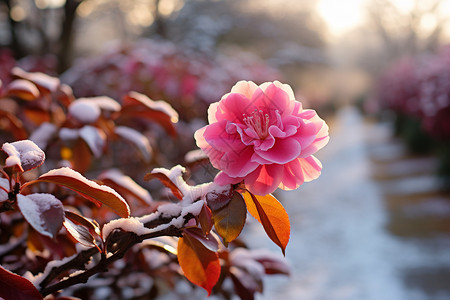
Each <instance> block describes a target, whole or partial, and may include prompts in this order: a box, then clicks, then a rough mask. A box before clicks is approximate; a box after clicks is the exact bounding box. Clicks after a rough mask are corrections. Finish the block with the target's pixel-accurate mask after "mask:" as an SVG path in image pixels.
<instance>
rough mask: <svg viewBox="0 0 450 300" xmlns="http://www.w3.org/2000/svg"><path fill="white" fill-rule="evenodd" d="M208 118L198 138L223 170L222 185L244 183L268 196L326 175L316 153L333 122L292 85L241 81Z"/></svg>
mask: <svg viewBox="0 0 450 300" xmlns="http://www.w3.org/2000/svg"><path fill="white" fill-rule="evenodd" d="M208 120H209V125H207V126H205V127H203V128H201V129H199V130H197V131H196V132H195V139H196V142H197V145H198V146H199V147H200V148H201V149H202V150H203V151H204V152H205V153H206V155H208V157H209V158H210V161H211V163H212V165H213V166H214V167H215V168H217V169H219V170H221V172H220V173H219V174H217V176H216V177H215V179H214V181H215V183H217V184H219V185H226V184H236V183H239V182H242V181H244V183H245V185H246V188H247V189H248V190H249V191H250V192H252V193H254V194H257V195H267V194H269V193H271V192H273V191H275V190H276V188H277V187H279V188H281V189H283V190H293V189H296V188H298V187H299V186H300V185H301V184H302V183H303V182H305V181H311V180H313V179H316V178H317V177H318V176H319V175H320V173H321V169H322V165H321V163H320V161H319V160H317V159H316V158H315V157H314V156H313V155H312V154H313V153H315V152H316V151H317V150H319V149H320V148H322V147H323V146H325V145H326V144H327V143H328V140H329V136H328V126H327V124H326V123H325V121H323V120H322V119H321V118H319V116H318V115H317V113H316V112H315V111H314V110H310V109H307V110H303V108H302V104H301V103H300V102H298V101H296V100H295V98H294V93H293V91H292V89H291V87H290V86H289V85H287V84H282V83H280V82H278V81H274V82H266V83H264V84H262V85H260V86H257V85H256V84H255V83H253V82H251V81H239V82H238V83H237V84H236V85H235V86H234V87H233V88H232V89H231V93H229V94H226V95H224V96H223V97H222V99H221V100H220V101H219V102H216V103H213V104H211V105H210V107H209V109H208Z"/></svg>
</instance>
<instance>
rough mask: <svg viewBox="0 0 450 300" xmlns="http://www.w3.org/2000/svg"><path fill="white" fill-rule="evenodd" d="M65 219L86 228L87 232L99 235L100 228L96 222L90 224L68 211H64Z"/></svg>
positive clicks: (85, 219)
mask: <svg viewBox="0 0 450 300" xmlns="http://www.w3.org/2000/svg"><path fill="white" fill-rule="evenodd" d="M65 217H66V219H69V220H70V221H72V222H73V223H74V224H76V225H83V226H84V227H86V228H88V229H89V232H92V233H95V234H98V235H100V227H99V225H98V224H97V222H95V221H94V222H95V223H94V222H91V221H90V220H88V219H87V218H85V217H83V216H81V215H79V214H77V213H74V212H72V211H68V210H66V211H65Z"/></svg>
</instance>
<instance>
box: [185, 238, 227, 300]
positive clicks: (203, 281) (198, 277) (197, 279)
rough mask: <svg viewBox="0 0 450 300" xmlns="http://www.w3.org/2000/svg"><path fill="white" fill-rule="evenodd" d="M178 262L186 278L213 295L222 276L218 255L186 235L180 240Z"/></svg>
mask: <svg viewBox="0 0 450 300" xmlns="http://www.w3.org/2000/svg"><path fill="white" fill-rule="evenodd" d="M178 262H179V263H180V267H181V269H182V270H183V272H184V275H185V276H186V278H187V279H188V280H189V281H191V282H192V283H193V284H196V285H198V286H201V287H202V288H204V289H205V290H206V291H207V292H208V295H211V291H212V288H213V287H214V285H216V283H217V281H218V280H219V276H220V261H219V256H218V254H217V253H216V252H213V251H211V250H208V249H207V248H206V247H205V246H203V244H202V243H201V242H199V241H198V240H196V239H195V238H194V237H193V236H191V235H187V234H186V235H184V236H183V237H181V238H179V239H178Z"/></svg>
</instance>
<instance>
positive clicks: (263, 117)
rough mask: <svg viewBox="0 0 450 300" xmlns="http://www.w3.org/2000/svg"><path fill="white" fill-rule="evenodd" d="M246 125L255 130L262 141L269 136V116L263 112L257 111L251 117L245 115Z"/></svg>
mask: <svg viewBox="0 0 450 300" xmlns="http://www.w3.org/2000/svg"><path fill="white" fill-rule="evenodd" d="M243 121H244V123H245V124H246V125H247V126H248V127H250V128H252V129H253V130H255V132H256V134H257V135H258V136H259V138H260V139H265V138H266V137H267V136H268V135H269V115H268V114H264V113H263V111H262V110H257V109H255V110H254V111H253V112H252V114H251V115H250V116H246V115H245V114H244V119H243Z"/></svg>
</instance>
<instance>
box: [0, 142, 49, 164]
mask: <svg viewBox="0 0 450 300" xmlns="http://www.w3.org/2000/svg"><path fill="white" fill-rule="evenodd" d="M2 150H3V151H5V152H6V154H8V155H9V157H8V158H7V159H6V161H5V167H12V166H15V165H19V166H21V167H22V168H23V169H24V170H25V171H26V170H29V169H32V168H33V167H37V166H39V165H41V164H42V163H43V162H44V160H45V153H44V151H42V150H41V149H40V148H39V147H38V146H37V145H36V144H35V143H34V142H32V141H30V140H22V141H17V142H14V143H4V144H3V146H2Z"/></svg>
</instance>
